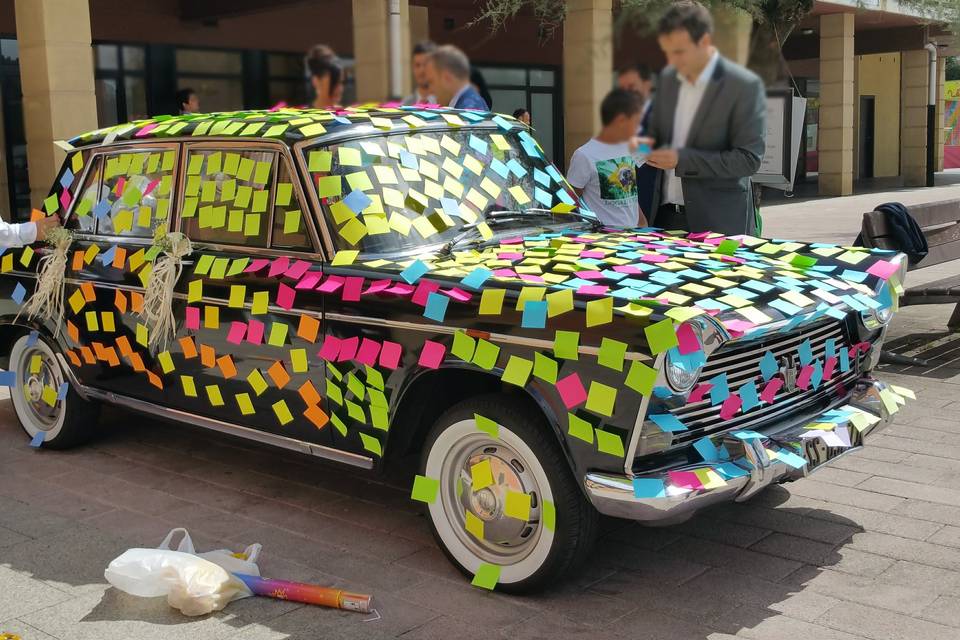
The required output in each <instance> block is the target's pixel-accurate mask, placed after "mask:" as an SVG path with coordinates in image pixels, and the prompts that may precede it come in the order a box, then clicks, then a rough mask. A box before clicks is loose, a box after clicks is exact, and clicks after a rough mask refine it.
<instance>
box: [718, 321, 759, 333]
mask: <svg viewBox="0 0 960 640" xmlns="http://www.w3.org/2000/svg"><path fill="white" fill-rule="evenodd" d="M723 326H725V327H726V328H727V329H730V330H732V331H737V332H740V333H746V332H747V331H749V330H750V329H753V328H754V327H755V326H757V325H755V324H754V323H752V322H747V321H746V320H737V319H733V320H724V321H723Z"/></svg>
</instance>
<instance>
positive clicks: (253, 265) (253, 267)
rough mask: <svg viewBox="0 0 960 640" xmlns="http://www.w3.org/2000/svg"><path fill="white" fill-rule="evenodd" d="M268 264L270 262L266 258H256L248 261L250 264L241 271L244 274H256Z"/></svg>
mask: <svg viewBox="0 0 960 640" xmlns="http://www.w3.org/2000/svg"><path fill="white" fill-rule="evenodd" d="M268 264H270V261H269V260H267V259H266V258H256V259H254V260H251V261H250V264H248V265H247V268H246V269H244V270H243V272H244V273H256V272H257V271H260V269H263V268H264V267H265V266H267V265H268Z"/></svg>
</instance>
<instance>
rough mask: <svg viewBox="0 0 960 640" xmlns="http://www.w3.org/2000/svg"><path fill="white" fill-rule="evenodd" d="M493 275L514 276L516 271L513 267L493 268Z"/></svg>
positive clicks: (501, 276)
mask: <svg viewBox="0 0 960 640" xmlns="http://www.w3.org/2000/svg"><path fill="white" fill-rule="evenodd" d="M493 275H495V276H497V277H498V278H516V277H517V272H516V271H514V270H513V269H494V270H493Z"/></svg>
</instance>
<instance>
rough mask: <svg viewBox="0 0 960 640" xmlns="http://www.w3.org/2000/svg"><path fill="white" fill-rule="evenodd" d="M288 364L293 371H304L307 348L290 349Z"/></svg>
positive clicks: (305, 368)
mask: <svg viewBox="0 0 960 640" xmlns="http://www.w3.org/2000/svg"><path fill="white" fill-rule="evenodd" d="M284 326H286V325H284ZM290 366H291V368H292V369H293V370H294V372H295V373H304V372H305V371H306V370H307V350H306V349H291V350H290Z"/></svg>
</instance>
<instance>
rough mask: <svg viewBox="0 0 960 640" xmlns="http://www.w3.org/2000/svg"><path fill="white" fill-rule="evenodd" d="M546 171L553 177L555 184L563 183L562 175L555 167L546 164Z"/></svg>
mask: <svg viewBox="0 0 960 640" xmlns="http://www.w3.org/2000/svg"><path fill="white" fill-rule="evenodd" d="M547 173H548V174H549V175H550V177H551V178H553V179H554V181H555V182H556V183H557V184H563V176H562V175H560V172H559V171H557V168H556V167H554V166H553V165H552V164H551V165H549V166H547Z"/></svg>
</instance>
